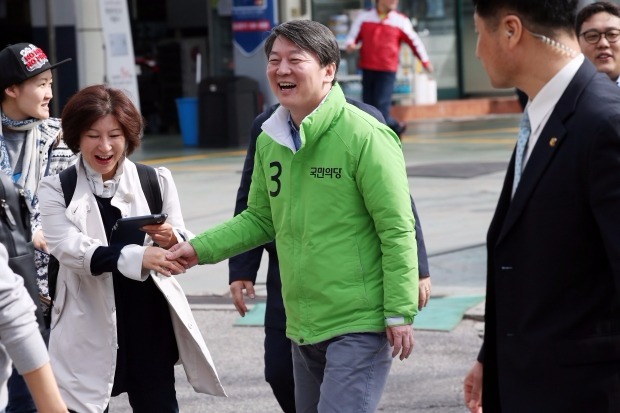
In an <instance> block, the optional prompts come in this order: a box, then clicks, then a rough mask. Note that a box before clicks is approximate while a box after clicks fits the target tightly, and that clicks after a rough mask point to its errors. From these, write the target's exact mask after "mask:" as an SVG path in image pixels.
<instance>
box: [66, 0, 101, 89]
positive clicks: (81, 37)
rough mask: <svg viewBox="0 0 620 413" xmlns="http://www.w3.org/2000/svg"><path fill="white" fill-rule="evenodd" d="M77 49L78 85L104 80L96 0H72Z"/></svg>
mask: <svg viewBox="0 0 620 413" xmlns="http://www.w3.org/2000/svg"><path fill="white" fill-rule="evenodd" d="M73 2H74V10H75V38H76V49H77V56H78V59H77V67H78V85H79V87H80V89H81V88H83V87H85V86H88V85H92V84H95V83H104V81H105V57H104V55H105V53H104V44H103V29H102V28H101V22H100V21H101V19H100V18H99V3H98V0H73Z"/></svg>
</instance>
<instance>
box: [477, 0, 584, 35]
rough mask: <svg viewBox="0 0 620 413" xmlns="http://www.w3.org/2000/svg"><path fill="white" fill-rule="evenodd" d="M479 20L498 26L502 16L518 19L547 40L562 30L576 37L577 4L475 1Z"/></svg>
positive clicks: (550, 0) (566, 0) (568, 1)
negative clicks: (488, 21)
mask: <svg viewBox="0 0 620 413" xmlns="http://www.w3.org/2000/svg"><path fill="white" fill-rule="evenodd" d="M473 2H474V6H475V8H476V13H477V14H478V16H480V17H482V18H485V19H488V20H490V21H496V22H499V18H501V17H502V15H503V14H509V13H514V14H516V15H518V16H519V17H520V18H521V20H522V22H523V25H524V26H525V27H526V28H527V29H528V30H530V31H533V32H536V33H539V34H544V35H546V36H548V37H553V35H554V34H555V33H556V32H557V31H558V30H559V31H564V32H566V33H569V34H571V35H572V34H573V30H574V27H575V14H576V13H577V0H545V1H541V0H473Z"/></svg>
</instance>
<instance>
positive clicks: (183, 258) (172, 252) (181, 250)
mask: <svg viewBox="0 0 620 413" xmlns="http://www.w3.org/2000/svg"><path fill="white" fill-rule="evenodd" d="M166 259H168V260H169V261H178V262H179V263H180V264H181V265H183V266H184V267H185V268H191V267H193V266H194V265H197V264H198V254H196V250H195V249H194V247H192V244H190V243H189V242H180V243H178V244H175V245H173V246H172V247H170V249H169V250H168V252H167V253H166Z"/></svg>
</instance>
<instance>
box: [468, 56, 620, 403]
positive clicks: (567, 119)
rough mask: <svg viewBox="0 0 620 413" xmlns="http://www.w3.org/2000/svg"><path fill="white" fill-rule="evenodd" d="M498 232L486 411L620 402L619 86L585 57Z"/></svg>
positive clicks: (485, 355)
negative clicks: (597, 70) (598, 71)
mask: <svg viewBox="0 0 620 413" xmlns="http://www.w3.org/2000/svg"><path fill="white" fill-rule="evenodd" d="M513 175H514V154H513V158H512V160H511V162H510V164H509V166H508V172H507V174H506V180H505V182H504V187H503V190H502V193H501V195H500V199H499V203H498V205H497V210H496V212H495V216H494V218H493V220H492V222H491V225H490V228H489V232H488V236H487V249H488V268H487V301H486V318H485V321H486V325H485V338H484V345H483V349H482V351H481V353H480V356H479V360H480V361H481V362H483V364H484V375H483V409H484V412H485V413H497V412H501V413H553V412H558V413H560V412H561V413H573V412H574V413H578V412H579V413H582V412H596V413H611V412H620V90H619V89H618V87H616V86H615V85H614V84H613V83H611V82H610V81H609V78H608V77H607V76H605V75H602V74H599V73H597V72H596V70H595V68H594V66H593V65H592V64H591V63H590V62H589V61H588V60H587V59H586V61H585V62H584V63H583V65H582V66H581V68H580V69H579V71H578V72H577V74H576V75H575V77H574V78H573V80H572V81H571V83H570V84H569V86H568V88H567V89H566V91H565V92H564V94H563V95H562V97H561V98H560V100H559V102H558V104H557V105H556V107H555V109H554V111H553V113H552V114H551V117H550V119H549V120H548V122H547V124H546V125H545V126H544V128H543V131H542V134H541V135H540V138H539V139H538V141H537V143H536V146H535V147H534V149H533V152H532V154H531V156H530V159H529V161H528V162H527V164H526V167H525V170H524V171H523V175H522V178H521V183H520V184H519V187H518V189H517V191H516V193H515V195H514V198H513V199H512V200H511V190H512V180H513Z"/></svg>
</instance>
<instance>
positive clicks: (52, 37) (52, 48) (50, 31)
mask: <svg viewBox="0 0 620 413" xmlns="http://www.w3.org/2000/svg"><path fill="white" fill-rule="evenodd" d="M53 10H54V8H53V6H52V0H45V17H46V21H47V39H48V46H47V56H48V59H50V62H54V63H55V62H57V61H58V59H56V28H55V27H54V16H53ZM52 94H53V95H54V98H56V97H57V96H58V83H57V82H56V81H54V82H53V83H52ZM51 103H52V108H51V109H52V110H51V112H50V115H51V116H58V113H59V106H58V105H59V103H58V99H57V98H56V99H52V102H51Z"/></svg>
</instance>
